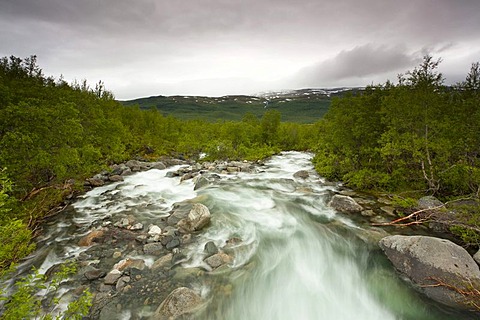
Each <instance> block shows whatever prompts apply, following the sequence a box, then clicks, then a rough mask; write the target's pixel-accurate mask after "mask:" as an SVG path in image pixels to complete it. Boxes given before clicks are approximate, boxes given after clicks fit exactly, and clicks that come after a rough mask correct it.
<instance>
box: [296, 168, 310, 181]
mask: <svg viewBox="0 0 480 320" xmlns="http://www.w3.org/2000/svg"><path fill="white" fill-rule="evenodd" d="M309 176H310V174H309V173H308V171H306V170H300V171H297V172H295V173H294V174H293V177H294V178H297V179H304V180H305V179H307V178H308V177H309Z"/></svg>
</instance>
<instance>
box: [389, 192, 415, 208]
mask: <svg viewBox="0 0 480 320" xmlns="http://www.w3.org/2000/svg"><path fill="white" fill-rule="evenodd" d="M417 203H418V200H417V199H414V198H409V197H401V196H399V195H395V196H394V197H393V199H392V204H393V205H394V206H395V207H400V208H402V209H409V208H414V207H415V206H416V205H417Z"/></svg>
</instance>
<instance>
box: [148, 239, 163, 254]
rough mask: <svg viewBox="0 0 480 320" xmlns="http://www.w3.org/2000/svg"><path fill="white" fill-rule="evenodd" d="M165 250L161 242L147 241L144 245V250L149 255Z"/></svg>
mask: <svg viewBox="0 0 480 320" xmlns="http://www.w3.org/2000/svg"><path fill="white" fill-rule="evenodd" d="M162 251H163V246H162V244H161V243H159V242H153V243H147V244H145V245H144V246H143V252H144V253H145V254H149V255H154V256H156V255H159V254H161V253H162Z"/></svg>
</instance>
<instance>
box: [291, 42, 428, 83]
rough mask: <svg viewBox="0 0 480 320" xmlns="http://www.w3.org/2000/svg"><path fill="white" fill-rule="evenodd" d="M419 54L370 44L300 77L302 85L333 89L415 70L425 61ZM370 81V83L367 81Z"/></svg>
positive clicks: (308, 69) (328, 61)
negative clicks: (380, 76)
mask: <svg viewBox="0 0 480 320" xmlns="http://www.w3.org/2000/svg"><path fill="white" fill-rule="evenodd" d="M419 58H421V57H419V56H418V55H417V54H408V53H406V52H405V48H402V47H398V46H397V47H386V46H374V45H372V44H367V45H363V46H358V47H355V48H353V49H351V50H344V51H341V52H340V53H339V54H337V55H336V56H335V57H334V58H331V59H328V60H325V61H323V62H321V63H319V64H316V65H313V66H310V67H307V68H304V69H302V70H301V71H300V72H299V73H298V75H297V76H296V79H295V80H296V81H297V82H298V83H299V85H300V86H329V85H332V84H337V83H340V82H341V81H342V80H345V79H352V80H353V81H355V82H358V80H355V78H360V79H368V77H369V76H372V75H385V74H391V73H392V72H396V71H399V70H404V69H405V68H409V67H412V66H414V65H416V64H417V63H418V62H419V61H421V60H420V59H419ZM367 81H368V80H367Z"/></svg>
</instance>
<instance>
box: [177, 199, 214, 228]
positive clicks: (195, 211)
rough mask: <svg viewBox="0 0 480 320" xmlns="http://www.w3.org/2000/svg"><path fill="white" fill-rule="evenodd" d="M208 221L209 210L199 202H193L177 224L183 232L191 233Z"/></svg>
mask: <svg viewBox="0 0 480 320" xmlns="http://www.w3.org/2000/svg"><path fill="white" fill-rule="evenodd" d="M209 223H210V211H209V210H208V208H207V207H206V206H204V205H203V204H201V203H194V204H193V206H192V209H191V210H190V212H189V213H188V215H187V217H186V218H184V219H182V220H180V221H179V222H178V224H177V226H178V228H179V230H180V231H181V232H184V233H191V232H194V231H198V230H201V229H202V228H203V227H205V226H206V225H207V224H209Z"/></svg>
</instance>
